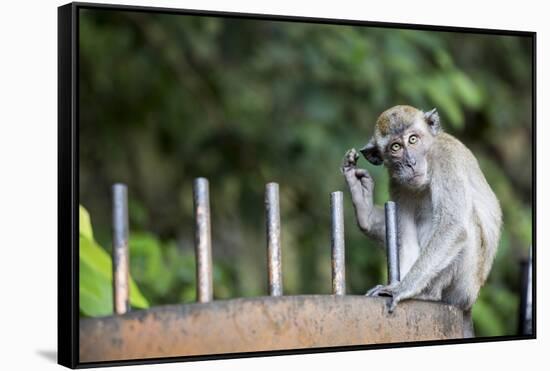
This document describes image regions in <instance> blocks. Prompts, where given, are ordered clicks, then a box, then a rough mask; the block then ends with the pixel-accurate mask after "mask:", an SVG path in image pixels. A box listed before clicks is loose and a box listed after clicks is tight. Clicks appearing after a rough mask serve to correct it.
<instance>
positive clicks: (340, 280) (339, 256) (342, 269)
mask: <svg viewBox="0 0 550 371" xmlns="http://www.w3.org/2000/svg"><path fill="white" fill-rule="evenodd" d="M330 216H331V229H330V232H331V234H330V245H331V252H332V259H331V260H332V293H333V294H334V295H345V294H346V257H345V241H344V195H343V193H342V192H340V191H338V192H332V193H331V194H330Z"/></svg>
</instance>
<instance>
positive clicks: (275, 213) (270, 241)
mask: <svg viewBox="0 0 550 371" xmlns="http://www.w3.org/2000/svg"><path fill="white" fill-rule="evenodd" d="M265 217H266V235H267V270H268V284H269V295H271V296H281V295H283V278H282V277H283V275H282V266H281V214H280V211H279V185H278V184H277V183H268V184H266V186H265Z"/></svg>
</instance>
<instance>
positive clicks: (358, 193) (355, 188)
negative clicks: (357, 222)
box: [342, 148, 374, 204]
mask: <svg viewBox="0 0 550 371" xmlns="http://www.w3.org/2000/svg"><path fill="white" fill-rule="evenodd" d="M358 159H359V154H358V153H357V151H356V150H355V148H352V149H350V150H348V151H347V152H346V154H345V156H344V161H343V163H342V173H343V174H344V177H345V178H346V182H347V183H348V187H349V189H350V192H351V197H352V199H353V202H354V204H355V202H356V201H357V202H361V201H362V200H365V199H367V198H372V193H373V190H374V180H373V179H372V177H371V175H370V174H369V172H368V171H367V170H366V169H358V168H357V160H358Z"/></svg>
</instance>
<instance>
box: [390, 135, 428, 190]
mask: <svg viewBox="0 0 550 371" xmlns="http://www.w3.org/2000/svg"><path fill="white" fill-rule="evenodd" d="M388 139H389V140H388V141H387V142H388V143H387V145H386V147H385V149H384V155H383V158H384V165H385V166H386V167H387V169H388V170H389V173H390V176H391V177H392V178H393V179H394V180H395V181H396V182H397V183H399V184H401V185H403V186H406V187H408V188H413V189H419V188H422V187H424V186H425V185H427V184H428V161H427V153H428V148H429V147H430V145H431V142H432V140H433V137H432V136H431V134H430V133H427V132H426V131H424V130H421V128H419V127H417V125H413V126H412V127H411V128H409V129H407V130H405V131H404V132H403V133H402V134H401V135H396V136H392V137H391V138H388Z"/></svg>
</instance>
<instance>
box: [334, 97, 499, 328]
mask: <svg viewBox="0 0 550 371" xmlns="http://www.w3.org/2000/svg"><path fill="white" fill-rule="evenodd" d="M401 107H407V114H406V115H402V116H400V110H401V109H402V108H401ZM418 112H419V113H420V115H414V114H411V107H409V106H397V107H393V108H391V109H390V110H388V111H386V112H385V113H384V114H386V115H387V114H391V117H392V121H391V123H392V124H393V122H396V123H398V126H399V128H400V129H401V128H402V127H404V126H405V127H406V129H405V130H401V131H398V132H396V131H394V130H392V128H391V127H389V128H386V132H387V134H386V135H385V136H382V135H380V130H375V136H374V137H373V139H372V140H371V143H376V145H377V149H378V152H379V153H380V154H382V158H383V161H384V165H385V166H386V168H388V171H389V173H390V194H391V198H392V199H393V200H394V201H396V202H397V203H398V205H399V212H400V214H399V227H400V238H401V239H400V246H401V247H400V271H401V277H402V280H401V281H400V282H399V283H398V284H395V285H387V286H382V285H380V286H377V287H375V288H374V289H371V290H370V291H369V293H368V294H369V295H373V296H376V295H390V296H391V297H392V299H391V303H390V308H389V309H390V311H393V309H394V308H395V306H396V305H397V304H398V303H399V302H400V301H402V300H406V299H423V300H434V301H442V302H444V303H447V304H451V305H454V306H457V307H459V308H461V309H462V310H463V311H464V319H465V324H466V325H465V333H464V335H465V337H471V336H473V327H472V324H471V309H472V306H473V304H474V302H475V301H476V299H477V296H478V294H479V290H480V288H481V286H482V285H483V284H484V283H485V281H486V279H487V276H488V274H489V271H490V269H491V266H492V264H493V260H494V257H495V253H496V249H497V246H498V242H499V239H500V228H501V224H502V221H501V219H502V214H501V209H500V206H499V202H498V200H497V198H496V196H495V194H494V193H493V191H492V190H491V188H490V186H489V184H488V183H487V181H486V180H485V177H484V176H483V173H482V172H481V169H480V168H479V165H478V162H477V160H476V159H475V157H474V156H473V154H472V153H471V152H470V150H468V149H467V148H466V147H465V146H464V145H463V144H462V143H461V142H460V141H459V140H458V139H456V138H454V137H453V136H451V135H449V134H447V133H444V132H442V131H441V130H440V125H439V116H438V115H437V111H435V110H432V111H430V112H428V113H427V114H424V113H423V112H421V111H418ZM384 114H383V115H384ZM399 117H402V121H403V122H399ZM419 117H420V119H419ZM430 120H431V121H430ZM381 121H382V122H384V120H383V117H382V118H379V121H378V122H381ZM386 121H388V120H386ZM388 129H389V130H388ZM434 129H436V130H434ZM411 135H417V136H418V138H419V140H418V141H417V142H416V143H415V144H414V145H413V144H410V143H409V142H408V140H409V139H410V136H411ZM396 142H397V143H401V145H402V149H401V150H399V151H397V152H395V151H393V152H392V150H391V146H392V144H393V143H396ZM357 159H358V155H357V153H356V151H355V150H354V149H352V150H350V151H348V153H346V157H345V158H344V165H343V168H342V171H343V173H344V176H345V178H346V181H347V183H348V186H349V188H350V192H351V196H352V201H353V205H354V208H355V212H356V217H357V223H358V225H359V228H360V229H361V230H362V231H363V232H364V233H365V234H366V235H367V236H369V237H370V238H373V239H375V240H377V241H379V242H384V239H385V226H384V214H383V211H382V209H381V208H380V207H378V206H375V205H374V203H373V189H374V181H373V179H372V177H371V176H370V175H369V173H368V172H367V171H366V170H365V169H357V167H356V162H357ZM411 159H412V160H411Z"/></svg>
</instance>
